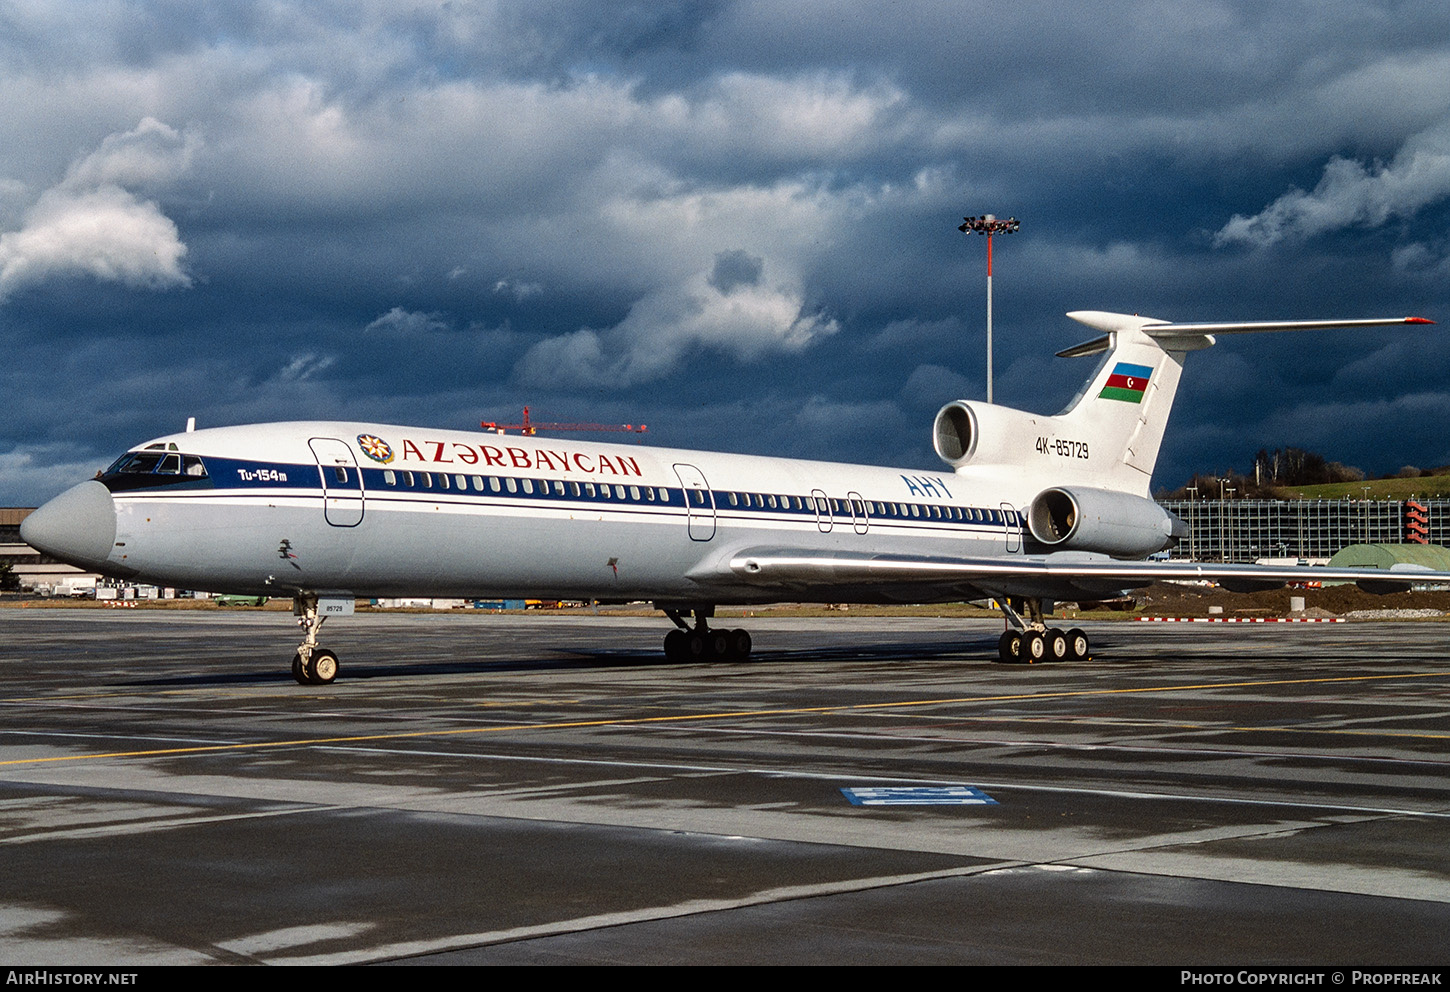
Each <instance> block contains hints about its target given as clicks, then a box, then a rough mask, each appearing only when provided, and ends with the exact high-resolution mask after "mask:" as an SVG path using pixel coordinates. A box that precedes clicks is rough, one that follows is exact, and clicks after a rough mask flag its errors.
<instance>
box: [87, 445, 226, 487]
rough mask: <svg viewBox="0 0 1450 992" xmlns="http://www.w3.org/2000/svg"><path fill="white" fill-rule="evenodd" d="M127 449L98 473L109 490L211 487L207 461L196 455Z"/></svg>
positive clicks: (151, 448) (154, 447) (152, 449)
mask: <svg viewBox="0 0 1450 992" xmlns="http://www.w3.org/2000/svg"><path fill="white" fill-rule="evenodd" d="M158 447H159V446H157V445H153V446H151V447H149V448H147V449H145V450H143V451H128V452H126V454H124V455H122V456H121V457H120V458H118V459H116V461H115V462H114V463H113V464H112V465H111V467H110V468H108V469H106V470H105V471H104V472H102V473H101V475H100V481H101V483H102V484H103V485H104V486H105V487H106V488H107V489H109V490H111V492H124V491H126V490H131V489H154V488H156V487H158V486H198V485H201V486H210V485H211V484H212V482H211V479H210V477H209V476H208V474H207V471H206V463H205V462H203V461H202V460H201V458H199V457H198V456H196V455H183V454H181V453H179V452H175V451H170V452H168V451H165V450H157V448H158Z"/></svg>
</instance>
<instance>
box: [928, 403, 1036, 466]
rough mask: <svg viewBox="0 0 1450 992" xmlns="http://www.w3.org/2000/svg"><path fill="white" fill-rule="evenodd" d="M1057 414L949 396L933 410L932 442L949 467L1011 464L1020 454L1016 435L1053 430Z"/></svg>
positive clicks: (1018, 438)
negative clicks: (1050, 414)
mask: <svg viewBox="0 0 1450 992" xmlns="http://www.w3.org/2000/svg"><path fill="white" fill-rule="evenodd" d="M1056 420H1057V418H1055V417H1044V416H1040V415H1038V414H1034V413H1026V412H1025V411H1022V410H1014V409H1012V408H1011V407H1006V406H997V405H995V404H992V403H972V402H970V401H968V400H953V401H952V402H951V403H948V404H947V405H946V406H944V407H942V408H941V409H940V410H938V411H937V415H936V420H935V421H934V422H933V424H932V444H933V446H935V448H936V453H937V455H938V456H940V457H941V460H942V461H944V462H946V463H947V464H948V465H950V466H951V467H952V468H961V467H962V466H963V465H966V464H967V463H968V462H972V463H975V464H978V465H997V464H1011V463H1012V460H1013V459H1014V458H1017V457H1021V450H1020V448H1021V444H1020V439H1021V438H1024V437H1028V438H1030V437H1033V436H1035V435H1038V434H1041V433H1043V432H1044V431H1053V432H1055V429H1056V423H1055V421H1056Z"/></svg>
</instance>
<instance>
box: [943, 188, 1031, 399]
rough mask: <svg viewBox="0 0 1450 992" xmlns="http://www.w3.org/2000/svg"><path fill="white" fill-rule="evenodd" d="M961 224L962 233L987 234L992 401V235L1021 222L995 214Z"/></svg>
mask: <svg viewBox="0 0 1450 992" xmlns="http://www.w3.org/2000/svg"><path fill="white" fill-rule="evenodd" d="M962 221H963V223H962V226H961V227H959V228H957V230H958V231H961V232H962V233H963V234H985V235H986V236H987V402H988V403H990V402H992V235H994V234H1016V233H1017V231H1018V230H1019V229H1021V227H1022V224H1021V222H1020V221H1018V220H1017V218H1016V217H1008V218H1007V219H1006V220H998V219H997V217H996V215H995V214H983V215H982V216H980V217H963V218H962Z"/></svg>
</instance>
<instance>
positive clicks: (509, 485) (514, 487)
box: [503, 476, 519, 493]
mask: <svg viewBox="0 0 1450 992" xmlns="http://www.w3.org/2000/svg"><path fill="white" fill-rule="evenodd" d="M503 484H504V487H505V488H506V489H508V491H509V492H511V493H516V492H518V491H519V484H518V482H517V481H516V480H515V479H514V477H513V476H509V477H508V478H506V479H504V480H503Z"/></svg>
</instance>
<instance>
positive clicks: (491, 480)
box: [488, 475, 503, 492]
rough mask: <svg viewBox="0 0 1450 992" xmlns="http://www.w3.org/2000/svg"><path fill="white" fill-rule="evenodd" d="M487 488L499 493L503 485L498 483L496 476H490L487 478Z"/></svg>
mask: <svg viewBox="0 0 1450 992" xmlns="http://www.w3.org/2000/svg"><path fill="white" fill-rule="evenodd" d="M488 488H489V489H491V490H492V491H494V492H500V491H501V490H502V489H503V485H502V484H500V482H499V481H498V476H496V475H490V476H489V477H488Z"/></svg>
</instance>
